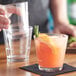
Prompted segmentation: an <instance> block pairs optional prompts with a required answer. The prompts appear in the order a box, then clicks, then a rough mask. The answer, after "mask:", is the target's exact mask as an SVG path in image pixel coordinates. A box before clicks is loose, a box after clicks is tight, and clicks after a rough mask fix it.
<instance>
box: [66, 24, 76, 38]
mask: <svg viewBox="0 0 76 76" xmlns="http://www.w3.org/2000/svg"><path fill="white" fill-rule="evenodd" d="M66 30H67V33H68V34H70V35H72V36H74V37H76V26H74V25H68V28H67V29H66Z"/></svg>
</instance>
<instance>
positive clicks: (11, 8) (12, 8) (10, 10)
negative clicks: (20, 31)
mask: <svg viewBox="0 0 76 76" xmlns="http://www.w3.org/2000/svg"><path fill="white" fill-rule="evenodd" d="M6 10H7V12H8V13H12V14H17V15H19V16H20V9H19V8H16V7H15V6H9V5H7V7H6Z"/></svg>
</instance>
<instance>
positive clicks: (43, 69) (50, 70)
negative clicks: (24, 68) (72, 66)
mask: <svg viewBox="0 0 76 76" xmlns="http://www.w3.org/2000/svg"><path fill="white" fill-rule="evenodd" d="M39 70H42V71H46V72H56V71H61V70H62V67H57V68H44V67H40V66H39Z"/></svg>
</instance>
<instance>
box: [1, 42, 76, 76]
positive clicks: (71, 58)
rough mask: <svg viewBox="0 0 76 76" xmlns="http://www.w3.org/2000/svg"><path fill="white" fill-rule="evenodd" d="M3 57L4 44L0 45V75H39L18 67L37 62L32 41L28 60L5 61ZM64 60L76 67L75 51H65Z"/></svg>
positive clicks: (67, 75) (74, 74) (4, 55)
mask: <svg viewBox="0 0 76 76" xmlns="http://www.w3.org/2000/svg"><path fill="white" fill-rule="evenodd" d="M2 52H3V53H2ZM5 57H6V54H5V46H4V45H0V76H39V75H37V74H34V73H31V72H28V71H24V70H21V69H19V67H22V66H27V65H31V64H35V63H37V58H36V52H35V46H34V43H33V41H32V45H31V53H30V59H29V61H25V62H13V63H7V60H6V58H5ZM64 62H65V63H67V64H69V65H72V66H75V67H76V53H74V54H73V53H71V54H70V53H67V54H66V56H65V61H64ZM57 76H76V72H70V73H66V74H61V75H57Z"/></svg>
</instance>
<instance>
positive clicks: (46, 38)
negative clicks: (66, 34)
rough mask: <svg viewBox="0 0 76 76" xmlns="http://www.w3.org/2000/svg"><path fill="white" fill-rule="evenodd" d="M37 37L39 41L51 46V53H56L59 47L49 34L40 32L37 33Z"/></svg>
mask: <svg viewBox="0 0 76 76" xmlns="http://www.w3.org/2000/svg"><path fill="white" fill-rule="evenodd" d="M39 39H40V41H41V42H43V43H44V44H46V45H47V46H48V47H49V48H51V51H52V53H53V54H57V52H58V50H59V48H58V47H57V45H56V43H55V41H54V39H52V38H51V37H50V36H49V35H47V34H45V33H40V34H39ZM44 48H45V47H44Z"/></svg>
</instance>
